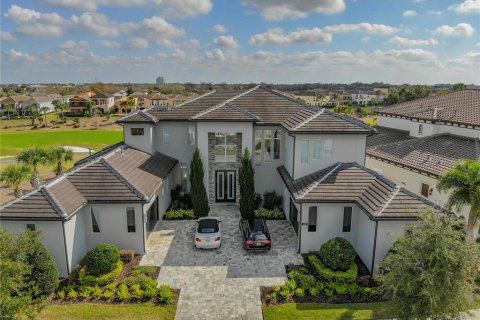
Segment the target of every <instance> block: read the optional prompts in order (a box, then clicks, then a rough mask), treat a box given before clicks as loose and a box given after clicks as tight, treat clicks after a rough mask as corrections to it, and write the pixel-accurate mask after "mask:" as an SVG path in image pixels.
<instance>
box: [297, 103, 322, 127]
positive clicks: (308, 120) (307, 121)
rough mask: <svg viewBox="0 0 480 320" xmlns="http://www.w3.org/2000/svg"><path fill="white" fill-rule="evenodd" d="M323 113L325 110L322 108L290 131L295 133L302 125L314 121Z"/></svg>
mask: <svg viewBox="0 0 480 320" xmlns="http://www.w3.org/2000/svg"><path fill="white" fill-rule="evenodd" d="M324 112H325V108H323V109H322V110H320V111H319V112H317V113H315V114H314V115H313V116H311V117H310V118H308V119H307V120H305V121H303V122H302V123H300V124H298V125H296V126H295V127H294V128H293V129H292V131H296V130H297V129H298V128H300V127H302V126H303V125H305V124H307V123H309V122H310V121H312V120H313V119H315V118H316V117H318V116H319V115H321V114H322V113H324Z"/></svg>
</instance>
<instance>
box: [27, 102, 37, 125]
mask: <svg viewBox="0 0 480 320" xmlns="http://www.w3.org/2000/svg"><path fill="white" fill-rule="evenodd" d="M27 108H28V113H29V115H30V120H32V127H34V126H35V119H37V117H38V112H37V106H36V105H34V104H31V105H29V106H28V107H27Z"/></svg>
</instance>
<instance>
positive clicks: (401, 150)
mask: <svg viewBox="0 0 480 320" xmlns="http://www.w3.org/2000/svg"><path fill="white" fill-rule="evenodd" d="M367 156H369V157H371V158H374V159H378V160H381V161H384V162H389V163H393V164H395V165H398V166H401V167H406V168H408V169H410V170H414V171H417V172H420V173H422V174H427V175H432V176H434V177H437V176H439V175H441V174H442V173H444V172H446V171H448V170H450V169H452V168H453V167H454V166H455V164H456V163H457V162H458V160H460V159H471V160H476V159H478V158H479V157H480V143H479V141H478V140H476V139H474V138H469V137H463V136H456V135H452V134H448V133H444V134H439V135H432V136H428V137H424V138H414V139H409V140H403V141H399V142H390V143H385V144H379V145H373V146H369V147H368V148H367Z"/></svg>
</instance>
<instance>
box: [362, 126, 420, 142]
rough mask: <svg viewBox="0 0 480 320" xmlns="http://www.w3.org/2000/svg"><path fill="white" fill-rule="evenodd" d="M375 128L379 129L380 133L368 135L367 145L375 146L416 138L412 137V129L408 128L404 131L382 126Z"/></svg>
mask: <svg viewBox="0 0 480 320" xmlns="http://www.w3.org/2000/svg"><path fill="white" fill-rule="evenodd" d="M375 130H377V133H378V134H375V135H371V136H368V137H367V147H375V146H378V145H380V144H386V143H391V142H400V141H403V140H411V139H415V138H414V137H410V131H406V130H405V131H404V130H398V129H392V128H387V127H381V126H376V127H375Z"/></svg>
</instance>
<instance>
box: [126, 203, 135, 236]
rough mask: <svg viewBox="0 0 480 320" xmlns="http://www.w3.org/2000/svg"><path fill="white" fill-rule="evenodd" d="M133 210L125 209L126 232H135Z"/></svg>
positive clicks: (131, 208)
mask: <svg viewBox="0 0 480 320" xmlns="http://www.w3.org/2000/svg"><path fill="white" fill-rule="evenodd" d="M135 230H136V229H135V208H133V207H127V231H128V232H135Z"/></svg>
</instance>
